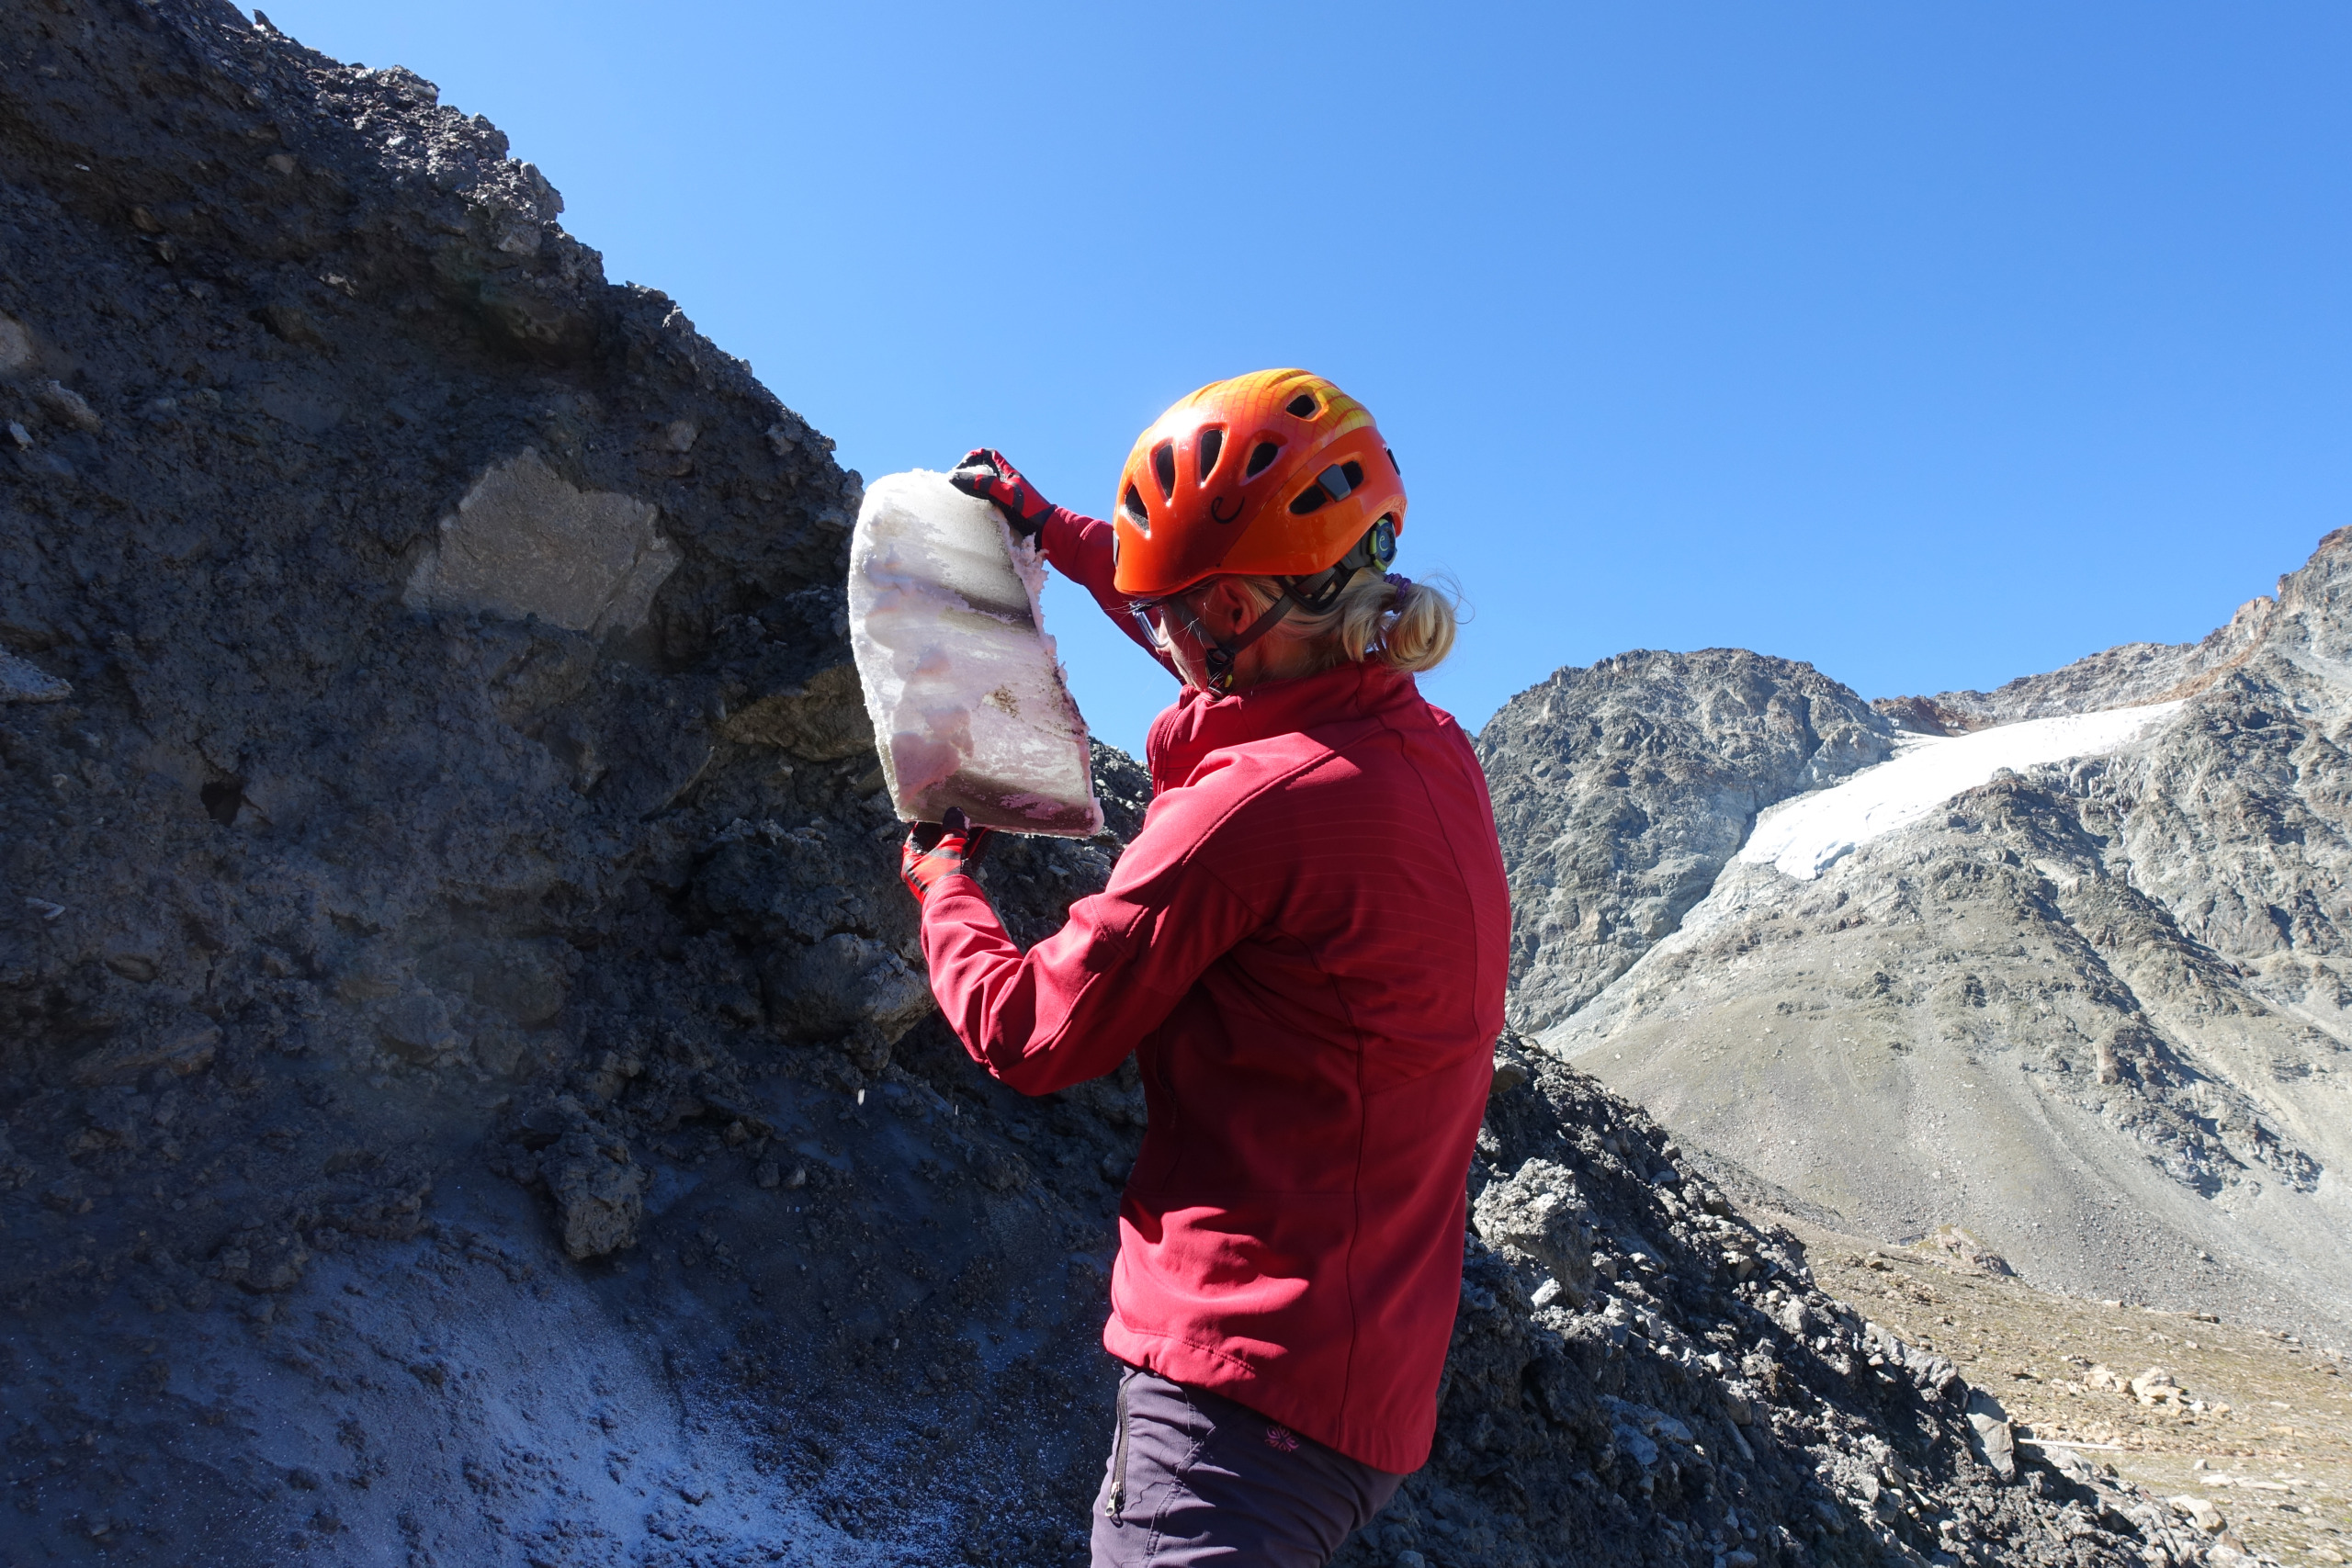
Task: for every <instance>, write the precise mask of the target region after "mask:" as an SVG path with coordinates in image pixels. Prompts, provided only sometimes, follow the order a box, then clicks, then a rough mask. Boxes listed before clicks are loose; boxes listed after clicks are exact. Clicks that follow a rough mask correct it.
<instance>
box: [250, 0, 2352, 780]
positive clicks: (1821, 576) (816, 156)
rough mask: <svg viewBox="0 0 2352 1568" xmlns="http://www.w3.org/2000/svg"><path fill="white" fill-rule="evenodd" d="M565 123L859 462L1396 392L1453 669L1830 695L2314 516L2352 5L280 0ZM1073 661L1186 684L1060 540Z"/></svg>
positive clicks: (468, 97) (2349, 301)
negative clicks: (1276, 370) (1169, 408)
mask: <svg viewBox="0 0 2352 1568" xmlns="http://www.w3.org/2000/svg"><path fill="white" fill-rule="evenodd" d="M270 14H271V17H272V19H273V20H274V21H275V22H276V23H277V25H278V26H279V27H281V28H285V29H286V30H288V32H291V33H293V34H294V35H295V36H297V37H299V38H300V39H302V40H303V41H305V42H307V43H309V44H311V45H312V46H314V47H316V48H319V49H322V50H324V51H327V52H329V53H332V54H335V55H339V56H341V57H343V58H345V59H356V60H362V61H365V62H368V63H369V64H371V65H387V64H393V63H399V64H404V65H407V66H410V67H411V68H413V69H414V70H416V71H417V72H419V73H422V74H424V76H426V77H428V78H430V79H431V80H433V81H435V82H436V83H438V84H440V85H441V87H442V90H443V99H444V101H445V102H448V103H452V104H455V105H457V106H458V107H462V108H464V109H466V110H468V111H469V112H481V113H484V114H487V115H488V116H490V118H492V119H493V120H495V121H496V122H497V123H498V124H499V125H500V126H502V127H503V129H504V130H506V131H507V132H508V133H509V135H510V136H511V137H512V138H513V141H514V145H515V152H516V155H517V156H520V157H526V158H529V159H531V160H533V161H535V162H536V163H537V164H539V165H540V167H541V168H542V169H544V170H545V171H546V173H547V174H548V177H549V178H551V179H552V180H553V181H554V182H555V183H556V185H557V186H559V187H560V189H561V190H562V191H563V193H564V195H565V197H566V199H567V201H568V202H569V211H568V213H567V215H566V222H567V224H568V225H569V226H570V227H571V230H572V231H573V232H575V233H576V234H578V235H579V236H581V238H582V239H583V240H585V241H587V242H588V243H591V244H593V245H595V246H597V247H599V248H600V249H601V250H602V251H603V252H604V253H605V265H606V266H607V268H608V270H609V272H610V273H611V275H612V276H614V277H615V278H616V279H622V278H626V279H631V280H635V281H637V282H640V283H645V284H650V285H652V286H654V287H657V288H662V289H664V290H666V291H667V292H668V293H670V294H671V295H673V296H674V297H675V298H676V299H678V300H679V301H680V302H681V303H682V304H683V305H684V307H685V309H686V311H687V313H688V314H689V315H691V316H692V317H693V318H694V319H695V322H696V323H697V324H698V325H699V326H700V327H701V328H702V329H703V330H704V331H705V332H706V333H708V334H709V335H710V336H711V337H712V338H714V339H716V340H717V341H718V343H720V344H723V345H724V346H725V347H727V348H728V349H729V350H730V351H732V352H734V353H736V354H739V355H744V356H745V357H747V358H749V359H750V360H751V361H752V364H753V366H754V367H756V369H757V370H758V371H759V373H760V375H761V376H762V378H763V379H764V380H765V381H766V382H767V383H768V385H769V386H770V387H772V388H774V389H775V391H776V393H777V394H778V395H779V396H781V397H782V398H783V399H784V400H785V401H786V403H788V404H790V405H791V406H792V407H794V408H795V409H797V410H798V411H800V412H802V413H804V414H805V415H807V416H808V417H809V419H810V420H811V421H813V422H814V423H816V424H817V425H818V426H819V427H820V428H821V429H823V430H824V431H826V432H827V433H828V434H831V435H832V436H834V437H835V438H836V439H837V440H838V441H839V443H840V456H841V457H842V461H843V462H844V463H846V464H849V465H850V466H852V467H854V468H859V469H861V470H862V471H864V472H865V474H866V475H867V476H869V477H871V476H873V475H876V474H880V473H886V472H889V471H891V470H893V469H898V468H912V467H932V468H944V467H945V466H947V464H948V463H949V462H951V461H952V460H953V459H954V458H955V457H956V456H957V455H959V454H960V453H961V452H962V451H963V450H964V449H965V448H966V447H967V446H971V445H975V444H986V445H991V446H1001V447H1002V448H1003V449H1004V450H1005V451H1006V452H1007V453H1008V454H1010V455H1012V457H1013V458H1014V460H1015V461H1016V462H1019V463H1020V464H1021V465H1022V466H1023V468H1026V469H1027V470H1028V471H1029V473H1030V474H1031V476H1032V477H1033V478H1035V479H1037V480H1038V481H1039V483H1040V485H1041V487H1042V488H1044V489H1045V490H1046V493H1048V494H1049V495H1051V496H1053V497H1054V498H1055V499H1057V500H1059V501H1061V502H1064V503H1065V504H1068V505H1071V506H1075V507H1078V508H1080V510H1091V511H1095V512H1097V513H1100V512H1101V511H1103V510H1104V509H1105V508H1107V507H1108V506H1109V504H1110V502H1111V495H1112V490H1113V481H1114V478H1115V475H1116V471H1117V468H1118V465H1119V463H1120V460H1121V459H1122V458H1123V457H1125V453H1126V449H1127V446H1128V443H1129V441H1130V440H1131V439H1132V437H1133V435H1134V433H1135V432H1136V430H1137V429H1138V428H1140V427H1141V426H1142V425H1143V424H1144V423H1147V422H1148V420H1149V419H1150V418H1151V417H1152V416H1153V415H1154V414H1156V413H1157V412H1159V410H1160V408H1161V407H1163V406H1164V405H1165V404H1167V403H1169V402H1170V401H1171V400H1174V399H1175V398H1177V397H1178V396H1181V395H1182V393H1184V392H1186V391H1188V390H1190V389H1192V388H1193V387H1194V386H1195V385H1198V384H1199V383H1201V382H1204V381H1207V380H1210V379H1213V378H1217V377H1221V376H1225V375H1230V374H1233V373H1235V372H1238V371H1240V370H1244V369H1250V368H1256V367H1264V366H1272V365H1291V364H1295V365H1303V366H1306V367H1311V368H1313V369H1316V370H1318V371H1321V372H1322V373H1324V374H1326V375H1329V376H1330V377H1332V378H1334V379H1336V380H1337V381H1339V382H1340V385H1342V386H1343V387H1346V388H1347V389H1349V390H1351V391H1352V392H1354V393H1355V394H1356V395H1357V396H1359V397H1361V398H1363V400H1365V401H1366V402H1367V403H1369V404H1370V405H1371V406H1372V408H1373V409H1374V412H1375V413H1376V414H1377V415H1378V417H1379V419H1380V421H1381V424H1382V428H1383V430H1384V431H1385V433H1386V434H1388V435H1389V437H1390V439H1391V441H1392V443H1393V444H1394V446H1395V447H1396V449H1397V454H1398V456H1399V457H1400V458H1401V459H1402V461H1403V463H1404V466H1405V471H1406V477H1407V479H1408V481H1409V483H1410V485H1411V493H1412V513H1411V516H1410V520H1409V522H1408V526H1407V529H1406V536H1405V540H1404V556H1403V559H1402V561H1401V563H1400V570H1407V571H1411V572H1415V573H1419V572H1422V571H1425V570H1429V569H1431V568H1433V567H1438V566H1443V567H1448V568H1451V569H1452V570H1453V572H1454V573H1455V574H1456V575H1457V576H1458V577H1459V578H1460V580H1461V581H1462V583H1463V585H1464V588H1465V589H1466V590H1467V592H1468V595H1469V598H1470V600H1471V601H1472V603H1473V604H1474V605H1475V608H1476V621H1475V622H1474V623H1473V624H1472V625H1471V626H1469V627H1468V628H1467V629H1466V633H1465V636H1464V642H1463V645H1462V651H1461V652H1460V653H1459V654H1458V655H1457V656H1456V659H1455V660H1454V661H1453V663H1452V664H1450V665H1449V666H1448V667H1447V668H1446V669H1445V670H1443V671H1440V672H1439V673H1438V674H1437V675H1436V676H1434V677H1432V678H1431V680H1430V692H1431V694H1432V695H1433V696H1434V697H1435V698H1436V699H1437V700H1438V701H1440V702H1442V703H1443V704H1445V705H1448V706H1451V707H1453V709H1454V710H1455V711H1456V712H1457V713H1458V714H1459V715H1460V716H1462V717H1463V718H1464V720H1465V722H1467V723H1469V724H1471V725H1473V726H1476V725H1477V724H1479V723H1482V722H1483V721H1484V720H1485V719H1486V718H1487V716H1488V715H1489V714H1491V713H1492V712H1493V710H1494V709H1495V708H1496V707H1497V706H1498V705H1500V704H1501V703H1503V702H1504V701H1506V700H1508V699H1509V697H1510V695H1511V694H1512V693H1514V692H1517V691H1519V690H1521V688H1523V687H1526V686H1528V685H1530V684H1532V683H1533V682H1537V681H1540V680H1542V679H1543V678H1544V676H1545V675H1546V674H1548V673H1549V672H1550V671H1552V670H1553V669H1554V668H1555V667H1556V666H1559V665H1561V664H1569V663H1574V664H1583V663H1589V662H1590V661H1591V660H1594V659H1597V658H1600V657H1604V656H1606V655H1608V654H1611V653H1613V652H1617V651H1619V650H1621V649H1628V648H1637V647H1646V648H1674V649H1687V648H1698V647H1705V646H1710V645H1721V644H1730V645H1738V646H1745V647H1749V648H1754V649H1761V650H1764V651H1767V652H1772V653H1779V654H1784V655H1787V656H1790V657H1792V658H1797V659H1804V660H1812V661H1813V662H1814V663H1815V664H1817V665H1819V666H1820V667H1821V668H1822V669H1823V670H1825V671H1828V672H1829V673H1830V674H1832V675H1834V676H1836V677H1837V678H1838V679H1840V680H1842V681H1845V682H1848V683H1849V684H1851V685H1853V686H1854V687H1856V688H1857V689H1859V690H1860V691H1861V692H1862V693H1863V694H1865V695H1870V696H1877V695H1885V694H1894V693H1904V692H1917V691H1935V690H1939V689H1943V688H1948V687H1953V686H1966V685H1975V686H1986V685H1991V684H1993V683H1995V682H1999V681H2002V680H2005V679H2007V678H2008V677H2010V676H2013V675H2018V674H2022V673H2027V672H2030V671H2038V670H2043V669H2048V668H2051V667H2052V666H2055V665H2057V664H2060V663H2063V662H2064V661H2065V660H2069V659H2073V658H2075V657H2078V656H2080V655H2082V654H2085V653H2088V652H2090V651H2093V650H2094V649H2099V648H2103V647H2106V646H2109V645H2110V644H2113V643H2116V642H2120V641H2127V640H2133V639H2141V638H2146V639H2154V640H2164V641H2177V640H2184V639H2188V638H2191V637H2199V636H2201V635H2202V634H2203V633H2204V632H2206V631H2207V630H2209V629H2210V628H2211V627H2212V626H2216V625H2218V624H2219V623H2220V622H2221V621H2222V620H2223V619H2225V618H2226V617H2227V615H2229V613H2230V611H2231V609H2232V608H2233V606H2234V605H2235V604H2237V603H2238V602H2239V601H2241V600H2243V599H2245V598H2247V597H2249V596H2251V595H2253V594H2256V593H2258V592H2267V591H2268V590H2269V589H2270V587H2271V586H2272V583H2273V581H2274V580H2275V578H2276V577H2277V575H2278V573H2279V572H2281V571H2284V570H2290V569H2291V568H2293V567H2295V566H2298V565H2300V564H2301V562H2302V560H2303V559H2304V558H2305V557H2306V556H2307V555H2308V554H2309V552H2310V550H2311V547H2312V545H2313V544H2314V543H2315V542H2316V541H2317V539H2318V538H2319V536H2321V535H2322V534H2324V533H2325V532H2326V531H2327V530H2328V529H2330V528H2333V527H2335V526H2337V525H2341V524H2344V523H2347V522H2352V507H2348V506H2347V502H2352V254H2348V253H2352V199H2347V198H2352V160H2347V152H2348V151H2352V91H2347V90H2346V83H2347V81H2352V8H2347V7H2345V6H2341V5H2335V4H2330V5H2292V4H2280V5H2268V6H2220V5H2204V6H2184V5H2174V4H2149V3H2135V4H2068V5H2065V6H2047V5H2023V4H1970V5H1959V4H1943V5H1925V4H1905V5H1890V4H1885V3H1883V0H1871V3H1869V4H1852V5H1799V4H1790V5H1773V6H1759V5H1754V4H1716V5H1706V4H1664V5H1633V4H1619V5H1614V6H1566V5H1544V6H1458V5H1457V6H1436V5H1430V6H1387V5H1366V4H1352V5H1345V6H1341V5H1314V6H1309V5H1280V4H1270V3H1267V0H1260V3H1258V4H1254V5H1247V6H1244V5H1225V4H1216V3H1208V4H1195V5H1190V6H1136V5H1104V4H1100V3H1097V4H1091V5H1079V4H1072V5H1066V6H1029V5H1015V4H1010V3H1007V4H1000V5H997V6H986V7H982V6H943V5H933V4H896V5H890V6H865V5H842V4H834V5H829V6H801V5H792V4H775V3H773V0H771V3H763V4H748V3H736V0H671V3H670V4H666V5H663V6H646V5H642V4H639V5H628V6H624V5H619V4H615V3H613V0H562V3H561V4H556V3H553V0H466V3H463V4H459V3H457V0H403V3H402V4H401V5H398V6H390V5H384V4H381V3H380V0H369V3H368V4H359V3H357V0H277V4H275V5H273V6H272V7H271V11H270ZM1049 615H1051V616H1052V617H1053V618H1054V623H1055V624H1054V627H1053V629H1054V630H1055V631H1056V632H1057V634H1058V635H1059V636H1060V637H1061V639H1062V645H1063V649H1064V653H1065V656H1066V658H1067V659H1068V660H1069V664H1070V666H1071V668H1072V673H1073V681H1074V684H1075V687H1076V689H1077V692H1078V695H1079V699H1080V704H1081V705H1082V706H1083V707H1084V708H1085V710H1086V712H1087V714H1088V716H1089V717H1090V719H1091V721H1092V722H1093V725H1094V728H1096V730H1097V732H1098V733H1101V734H1102V735H1103V736H1104V737H1105V738H1106V739H1112V740H1114V741H1116V742H1118V743H1120V744H1124V745H1126V746H1129V747H1131V748H1133V747H1136V746H1137V745H1138V744H1139V743H1140V740H1141V738H1142V733H1143V729H1144V726H1145V725H1146V723H1147V722H1148V719H1149V716H1150V715H1151V714H1152V713H1153V712H1155V711H1156V710H1157V708H1158V707H1159V705H1160V704H1161V703H1162V702H1163V701H1164V700H1165V698H1166V695H1167V688H1166V682H1165V678H1164V677H1163V676H1161V675H1160V674H1159V672H1158V671H1157V670H1156V669H1154V668H1153V667H1151V666H1149V665H1148V664H1147V663H1146V662H1145V661H1144V660H1142V658H1141V656H1140V655H1138V654H1136V653H1135V652H1133V650H1132V649H1129V648H1128V647H1127V645H1126V644H1125V642H1124V640H1123V639H1121V638H1120V637H1118V636H1117V634H1116V633H1115V632H1113V631H1111V630H1110V629H1109V628H1108V627H1107V626H1101V625H1100V624H1099V623H1098V622H1097V621H1096V620H1095V619H1094V617H1093V613H1092V611H1091V606H1089V605H1088V604H1085V603H1084V602H1083V601H1082V600H1080V598H1079V597H1078V596H1077V595H1076V594H1074V593H1071V592H1063V593H1061V594H1059V595H1058V596H1057V598H1056V599H1055V600H1054V601H1052V602H1050V603H1049Z"/></svg>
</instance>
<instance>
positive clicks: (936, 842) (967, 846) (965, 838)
mask: <svg viewBox="0 0 2352 1568" xmlns="http://www.w3.org/2000/svg"><path fill="white" fill-rule="evenodd" d="M989 831H990V829H987V828H975V827H973V826H972V820H971V818H968V817H967V816H965V815H964V813H963V812H962V811H961V810H960V809H959V808H957V807H953V806H951V807H948V808H947V820H946V821H944V822H918V823H916V824H915V825H914V828H913V829H912V830H910V832H909V833H908V834H907V842H906V845H905V847H904V848H902V849H901V850H899V881H901V882H903V883H905V884H906V885H907V891H908V892H910V893H911V894H913V895H914V896H915V902H916V903H918V904H920V903H922V901H923V900H924V899H926V898H928V897H931V890H932V889H933V887H935V886H938V885H939V881H940V879H941V878H942V877H946V876H954V875H956V874H957V873H958V872H969V871H971V870H972V869H973V868H975V867H976V866H978V864H979V863H980V856H981V855H982V854H984V853H986V852H987V851H988V844H989Z"/></svg>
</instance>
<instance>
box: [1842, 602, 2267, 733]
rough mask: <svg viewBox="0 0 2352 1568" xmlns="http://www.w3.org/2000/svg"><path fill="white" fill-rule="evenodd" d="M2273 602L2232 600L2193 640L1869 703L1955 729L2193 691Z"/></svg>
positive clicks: (2234, 655) (2242, 643)
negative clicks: (1972, 687) (1994, 686)
mask: <svg viewBox="0 0 2352 1568" xmlns="http://www.w3.org/2000/svg"><path fill="white" fill-rule="evenodd" d="M2277 609H2278V602H2277V601H2276V600H2274V599H2268V598H2263V599H2252V600H2248V601H2247V602H2246V603H2245V604H2242V605H2240V606H2238V612H2237V614H2236V615H2233V616H2232V617H2230V624H2229V625H2228V626H2222V628H2220V629H2219V630H2217V631H2215V632H2213V633H2211V635H2209V636H2207V637H2205V638H2204V639H2203V640H2201V641H2199V642H2184V643H2156V642H2127V643H2125V644H2123V645H2122V646H2121V647H2120V648H2110V649H2107V650H2106V651H2105V652H2102V653H2094V654H2092V655H2091V656H2090V657H2089V658H2087V659H2078V660H2075V662H2074V663H2072V664H2069V665H2067V666H2066V667H2065V668H2064V669H2063V670H2053V671H2051V672H2050V673H2048V674H2047V675H2020V676H2018V678H2017V679H2016V680H2014V681H2011V682H2007V684H2005V685H2003V686H2002V687H2001V688H2000V689H1999V690H1997V691H1993V692H1942V693H1939V694H1937V695H1935V696H1932V697H1882V698H1880V699H1879V700H1878V701H1877V702H1875V703H1873V704H1871V706H1873V707H1875V708H1877V709H1878V710H1879V711H1880V712H1881V713H1883V714H1884V715H1886V716H1887V717H1888V718H1890V719H1891V720H1893V721H1894V723H1895V724H1896V725H1897V726H1898V727H1900V728H1904V729H1907V730H1911V731H1914V732H1916V733H1918V734H1922V735H1960V734H1964V733H1966V732H1967V731H1970V730H1973V729H1983V728H1986V727H1987V726H1989V725H1996V724H2014V723H2016V722H2018V720H2020V719H2028V718H2054V717H2056V716H2059V715H2061V714H2070V713H2098V712H2100V711H2101V710H2103V709H2107V708H2120V707H2136V706H2139V705H2142V704H2145V703H2161V702H2169V701H2171V700H2173V699H2174V698H2177V697H2187V696H2193V695H2195V694H2197V693H2199V692H2201V691H2203V690H2204V689H2205V688H2207V687H2208V686H2211V684H2213V682H2215V681H2217V680H2219V679H2220V678H2221V677H2222V675H2223V674H2225V673H2227V672H2228V671H2232V670H2234V669H2236V668H2237V667H2238V666H2239V665H2241V664H2243V663H2245V660H2246V659H2247V657H2248V655H2250V654H2251V653H2252V652H2253V650H2254V649H2255V648H2256V645H2257V644H2259V643H2260V642H2261V641H2262V640H2263V638H2264V637H2265V635H2266V634H2267V632H2268V630H2269V626H2270V618H2271V615H2273V614H2274V613H2275V612H2276V611H2277Z"/></svg>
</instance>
